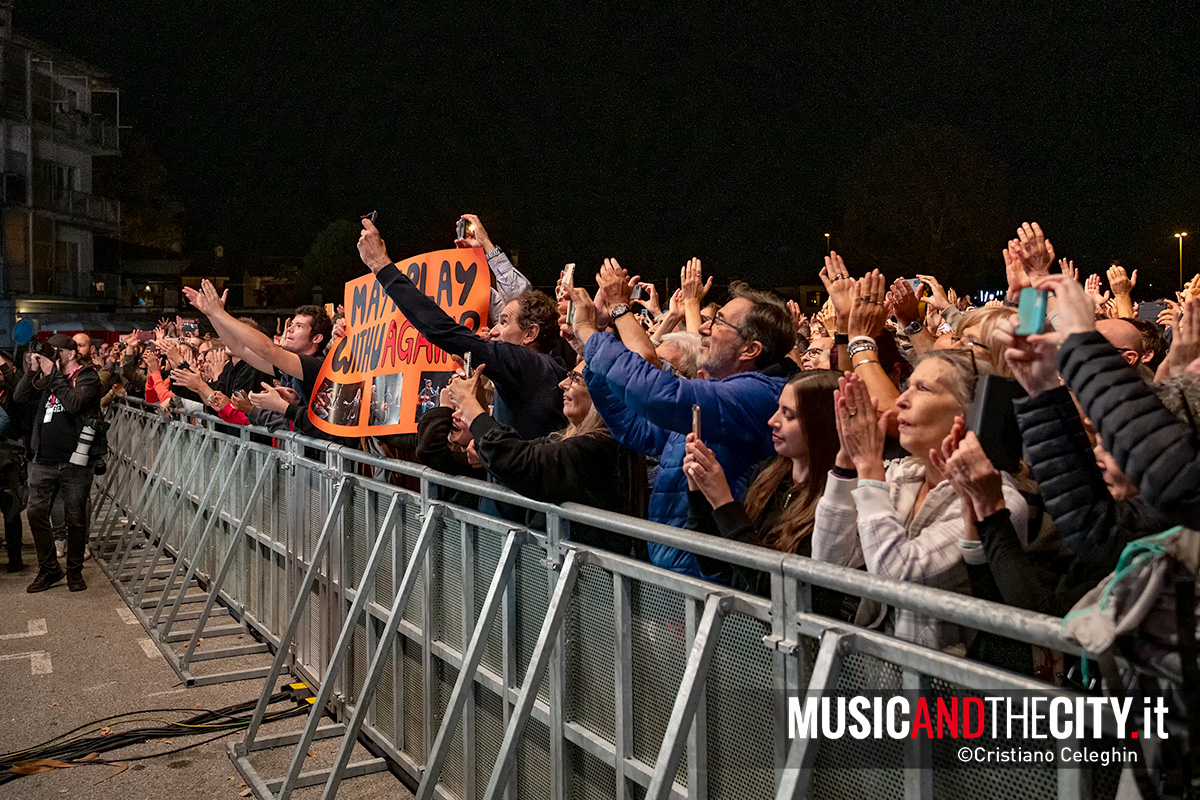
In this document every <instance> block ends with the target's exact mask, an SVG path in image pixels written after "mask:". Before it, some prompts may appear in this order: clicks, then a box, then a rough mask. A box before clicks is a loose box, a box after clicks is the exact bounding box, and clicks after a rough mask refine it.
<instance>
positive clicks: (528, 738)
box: [485, 719, 550, 800]
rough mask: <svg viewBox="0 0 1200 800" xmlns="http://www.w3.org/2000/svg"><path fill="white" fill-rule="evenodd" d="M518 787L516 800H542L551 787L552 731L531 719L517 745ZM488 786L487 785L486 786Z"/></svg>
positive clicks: (515, 781)
mask: <svg viewBox="0 0 1200 800" xmlns="http://www.w3.org/2000/svg"><path fill="white" fill-rule="evenodd" d="M513 778H514V781H513V783H514V785H515V786H516V787H517V791H516V793H515V798H514V800H540V798H545V797H546V796H547V794H548V789H547V787H549V785H550V730H549V729H548V728H547V727H546V726H545V725H543V724H542V723H540V722H538V721H537V720H536V719H530V720H529V723H528V724H527V725H526V726H525V732H524V733H523V734H522V735H521V741H520V742H519V743H518V744H517V763H516V770H515V774H514V775H513ZM485 786H486V784H485Z"/></svg>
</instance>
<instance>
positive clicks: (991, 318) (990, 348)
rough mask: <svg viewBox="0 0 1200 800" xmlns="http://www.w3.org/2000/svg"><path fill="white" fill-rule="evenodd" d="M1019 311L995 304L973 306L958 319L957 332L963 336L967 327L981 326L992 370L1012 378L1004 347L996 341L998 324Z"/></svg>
mask: <svg viewBox="0 0 1200 800" xmlns="http://www.w3.org/2000/svg"><path fill="white" fill-rule="evenodd" d="M1016 313H1017V310H1016V309H1015V308H1009V307H1007V306H993V307H991V308H973V309H971V310H970V311H968V312H967V313H965V314H963V315H962V318H961V319H959V321H958V328H957V329H956V330H955V334H957V335H958V336H960V337H961V336H962V333H963V331H965V330H966V329H967V328H970V327H974V326H976V325H978V326H979V338H980V340H981V341H980V342H979V343H980V344H982V345H983V346H984V348H985V349H986V350H987V352H988V360H989V361H991V363H992V371H993V372H994V373H996V374H997V375H999V376H1000V377H1002V378H1011V377H1012V376H1013V374H1012V370H1010V369H1009V368H1008V362H1007V361H1006V360H1005V359H1004V348H1003V347H1001V346H1000V344H999V343H998V342H997V341H996V326H997V325H999V324H1000V323H1001V322H1003V321H1004V320H1006V319H1008V318H1009V317H1011V316H1013V315H1014V314H1016Z"/></svg>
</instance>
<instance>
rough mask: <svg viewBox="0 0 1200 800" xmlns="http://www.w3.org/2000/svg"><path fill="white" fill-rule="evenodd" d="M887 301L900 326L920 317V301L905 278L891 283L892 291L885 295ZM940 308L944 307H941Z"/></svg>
mask: <svg viewBox="0 0 1200 800" xmlns="http://www.w3.org/2000/svg"><path fill="white" fill-rule="evenodd" d="M938 288H939V289H940V288H941V287H940V286H939V287H938ZM944 296H945V295H943V297H944ZM887 299H888V301H889V302H890V303H891V306H892V310H893V311H894V313H895V315H896V321H897V322H899V323H900V324H901V325H907V324H908V323H910V322H912V321H913V320H915V319H918V318H919V317H920V316H921V311H920V307H921V300H920V299H919V298H918V297H917V293H916V292H914V291H913V287H912V284H911V283H909V282H908V279H907V278H897V279H896V280H895V281H893V282H892V290H891V291H890V292H888V293H887ZM942 308H945V306H944V305H943V306H942Z"/></svg>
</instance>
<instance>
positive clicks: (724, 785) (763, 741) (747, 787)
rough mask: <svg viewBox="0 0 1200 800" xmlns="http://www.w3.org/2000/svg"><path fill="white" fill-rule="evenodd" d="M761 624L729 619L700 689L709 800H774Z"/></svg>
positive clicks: (767, 664)
mask: <svg viewBox="0 0 1200 800" xmlns="http://www.w3.org/2000/svg"><path fill="white" fill-rule="evenodd" d="M770 632H771V627H770V625H768V624H767V623H765V622H761V621H760V620H757V619H754V618H752V617H747V616H745V615H743V614H730V615H729V616H727V617H726V618H725V621H724V624H723V625H722V626H721V635H720V638H719V639H718V644H717V650H716V652H715V653H714V654H713V659H712V663H711V665H710V666H709V671H708V679H707V681H706V683H705V689H706V704H707V707H708V714H707V717H706V721H707V732H708V736H707V744H708V760H707V763H706V764H704V765H703V767H702V768H703V769H705V770H706V771H707V779H708V792H709V796H710V797H739V798H769V797H773V796H774V794H775V793H774V787H775V771H774V767H773V762H774V753H775V741H776V735H775V708H774V702H773V697H772V694H771V692H770V691H768V690H767V687H770V686H771V685H772V681H773V679H774V671H773V666H774V664H773V662H774V658H773V655H772V651H770V650H768V649H767V647H766V646H765V645H764V644H763V641H762V639H763V637H764V636H766V635H768V634H769V633H770Z"/></svg>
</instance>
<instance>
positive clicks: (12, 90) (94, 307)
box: [0, 0, 121, 345]
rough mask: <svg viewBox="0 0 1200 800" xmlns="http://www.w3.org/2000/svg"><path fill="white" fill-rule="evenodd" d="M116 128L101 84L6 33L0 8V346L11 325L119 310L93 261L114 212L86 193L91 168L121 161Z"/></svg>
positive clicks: (113, 282)
mask: <svg viewBox="0 0 1200 800" xmlns="http://www.w3.org/2000/svg"><path fill="white" fill-rule="evenodd" d="M119 122H120V94H119V92H118V90H117V88H116V86H115V85H113V82H112V81H111V80H110V79H109V77H108V76H107V75H106V74H105V73H104V72H103V71H102V70H100V69H98V68H96V67H94V66H91V65H89V64H86V63H84V62H83V61H81V60H79V59H78V58H75V57H73V56H71V55H70V54H68V53H64V52H62V51H60V50H58V49H57V48H54V47H52V46H50V45H46V44H43V43H41V42H37V41H34V40H32V39H28V38H25V37H23V36H20V35H19V34H17V33H16V32H14V31H13V30H12V2H11V1H10V0H8V1H6V0H0V176H2V179H0V206H2V211H3V219H2V221H0V223H2V224H0V312H2V313H0V345H3V344H5V343H10V337H11V333H10V331H11V330H12V323H13V322H14V317H20V318H28V319H32V320H34V321H35V323H41V326H42V327H45V326H46V323H52V322H54V321H56V320H65V319H70V318H78V319H80V320H84V321H91V320H93V319H98V318H100V315H101V314H102V312H105V311H111V310H112V309H113V308H114V307H115V306H116V305H117V304H118V302H119V301H120V296H121V281H120V279H119V278H118V276H116V275H109V274H105V273H104V272H102V271H99V270H97V269H96V264H95V259H94V252H95V248H94V240H95V238H96V237H97V236H112V237H116V236H117V234H118V230H119V227H120V220H121V209H120V204H119V202H118V201H117V200H115V199H113V198H108V197H100V196H98V195H96V194H94V193H93V191H92V162H93V159H95V158H98V157H102V156H116V155H119V154H120V130H119Z"/></svg>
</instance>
